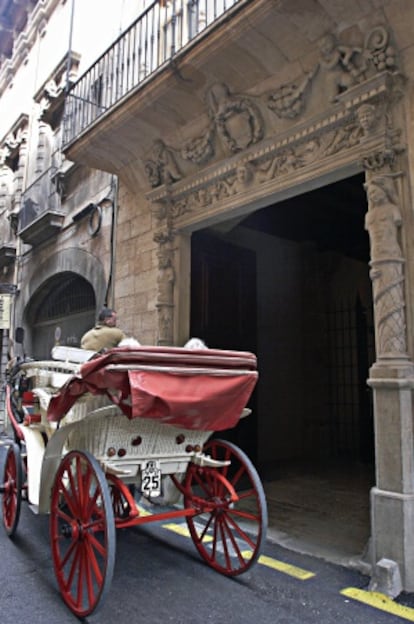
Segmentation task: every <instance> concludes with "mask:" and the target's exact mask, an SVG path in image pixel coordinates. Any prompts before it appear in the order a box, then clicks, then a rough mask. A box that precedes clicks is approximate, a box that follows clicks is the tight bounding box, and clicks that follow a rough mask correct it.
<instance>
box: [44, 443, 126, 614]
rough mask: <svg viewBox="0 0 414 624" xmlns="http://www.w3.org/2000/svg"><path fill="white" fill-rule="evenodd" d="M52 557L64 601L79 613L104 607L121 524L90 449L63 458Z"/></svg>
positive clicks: (53, 515)
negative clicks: (115, 520)
mask: <svg viewBox="0 0 414 624" xmlns="http://www.w3.org/2000/svg"><path fill="white" fill-rule="evenodd" d="M50 540H51V547H52V559H53V565H54V569H55V574H56V578H57V582H58V585H59V589H60V592H61V594H62V597H63V600H64V601H65V603H66V604H67V606H68V607H69V608H70V609H71V611H73V613H74V614H75V615H77V616H78V617H86V616H88V615H90V614H91V613H92V612H93V611H95V610H96V609H97V607H98V605H101V604H102V602H103V600H104V598H105V597H106V594H107V591H108V589H109V587H110V584H111V581H112V576H113V571H114V564H115V549H116V542H115V522H114V513H113V509H112V501H111V496H110V494H109V488H108V485H107V482H106V479H105V475H104V473H103V471H102V469H101V467H100V466H99V463H98V462H97V460H96V459H95V458H94V457H93V455H91V454H90V453H88V452H83V451H71V452H70V453H68V454H67V455H66V456H65V457H64V458H63V460H62V462H61V464H60V466H59V468H58V471H57V473H56V477H55V481H54V484H53V488H52V499H51V508H50Z"/></svg>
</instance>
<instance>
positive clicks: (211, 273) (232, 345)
mask: <svg viewBox="0 0 414 624" xmlns="http://www.w3.org/2000/svg"><path fill="white" fill-rule="evenodd" d="M191 275H192V284H193V288H192V290H191V292H192V299H191V311H192V313H191V328H190V334H191V336H196V337H200V338H202V339H203V340H204V341H205V342H206V344H207V345H208V346H210V347H212V348H220V349H230V350H232V349H235V350H240V351H252V352H253V353H255V352H256V346H257V345H256V324H257V322H256V308H257V303H256V256H255V253H254V252H253V251H251V250H249V249H246V248H244V247H241V246H237V245H234V244H232V243H229V242H228V241H226V240H224V239H220V238H218V237H217V236H215V235H213V234H212V233H209V232H205V231H202V232H198V233H197V234H196V235H195V236H194V238H193V253H192V266H191ZM248 407H250V408H251V409H252V416H251V417H249V418H247V419H243V420H242V421H240V423H239V425H238V427H237V428H235V429H232V430H230V431H225V432H220V433H219V434H218V435H219V436H220V437H222V436H224V437H225V438H226V439H227V440H231V441H232V442H234V443H235V444H237V445H238V446H240V447H242V448H243V449H244V450H245V451H246V452H247V453H248V454H249V455H250V457H251V458H252V459H256V452H257V410H256V409H254V408H255V394H254V395H253V396H252V397H251V400H250V402H249V405H248Z"/></svg>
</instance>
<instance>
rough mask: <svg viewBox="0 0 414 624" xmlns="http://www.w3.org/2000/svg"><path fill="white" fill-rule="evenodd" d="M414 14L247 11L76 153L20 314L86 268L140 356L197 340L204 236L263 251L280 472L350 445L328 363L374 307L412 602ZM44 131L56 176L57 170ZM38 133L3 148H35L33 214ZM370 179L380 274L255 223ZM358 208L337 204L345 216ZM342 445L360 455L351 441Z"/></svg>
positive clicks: (77, 143) (387, 456)
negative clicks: (336, 314) (143, 347)
mask: <svg viewBox="0 0 414 624" xmlns="http://www.w3.org/2000/svg"><path fill="white" fill-rule="evenodd" d="M413 19H414V5H412V3H409V2H406V1H404V0H367V1H366V2H359V3H358V2H345V1H344V2H334V1H333V0H332V1H328V2H322V1H316V0H315V2H312V3H309V2H307V1H305V0H297V2H293V3H292V2H291V1H290V0H286V1H285V0H282V1H281V2H277V3H276V2H272V1H271V0H257V1H256V2H247V1H245V0H240V1H239V2H236V3H235V4H234V6H233V7H232V9H230V10H229V12H228V15H227V16H226V19H225V20H218V21H217V23H214V24H213V25H212V26H211V27H209V28H208V29H206V31H205V32H204V34H203V36H202V37H200V38H199V39H198V40H197V41H196V42H195V43H194V44H193V45H190V46H186V47H184V48H183V50H182V51H178V52H177V54H176V56H175V58H174V59H173V60H172V61H171V62H169V63H166V64H165V65H161V66H160V67H159V68H158V69H156V70H155V71H154V72H153V74H152V75H150V76H149V77H148V79H146V80H145V81H144V82H142V83H140V84H137V85H136V88H132V89H131V91H130V92H128V94H127V95H125V97H123V98H122V99H121V100H120V101H119V102H116V105H114V106H112V108H109V109H108V110H107V111H106V112H105V114H104V115H102V116H101V117H99V118H97V119H96V120H94V122H93V123H91V124H90V125H89V126H87V127H86V128H84V129H83V130H82V131H81V132H79V134H76V133H75V135H74V136H72V137H71V138H70V139H69V140H67V143H66V144H65V146H64V154H65V158H66V159H68V160H69V161H70V162H71V163H74V164H75V165H76V167H78V168H79V169H78V170H77V171H78V172H77V173H76V170H72V174H71V175H70V176H66V178H65V175H63V176H62V180H63V182H64V181H65V179H66V180H68V187H67V190H66V195H65V202H66V203H67V205H68V207H69V211H68V213H67V214H66V217H65V222H64V226H63V228H62V230H61V231H60V232H59V236H58V237H57V238H55V239H51V240H49V241H48V242H47V243H42V245H41V246H39V248H38V249H36V250H35V251H33V250H30V249H28V250H27V251H26V250H24V253H23V254H21V259H20V260H19V264H18V266H19V271H21V273H20V276H21V277H20V278H19V283H21V291H20V295H19V297H20V300H19V303H18V305H17V306H16V310H17V311H18V315H19V316H20V317H23V319H24V318H25V311H26V310H27V309H28V306H30V301H31V300H32V299H33V297H34V295H35V294H36V291H38V290H39V288H40V287H41V284H44V283H45V282H47V280H48V279H49V278H50V277H51V276H52V275H53V273H54V271H56V270H57V271H58V272H60V273H62V274H64V273H65V272H75V271H77V272H78V273H79V274H82V275H83V276H84V277H85V278H86V280H87V281H88V282H89V283H90V284H92V285H93V289H94V292H95V295H96V300H97V302H98V301H99V302H101V301H103V300H104V299H105V295H106V294H107V293H105V292H104V291H105V290H106V289H107V287H108V284H109V282H110V292H111V298H112V300H113V302H114V304H115V305H116V307H117V310H118V315H119V318H120V319H122V324H123V328H124V329H125V330H126V331H127V333H129V334H131V335H133V336H135V337H136V338H137V339H139V340H140V342H141V343H144V344H161V345H173V344H182V343H183V342H184V341H185V340H186V339H187V338H188V337H189V335H190V331H191V327H192V326H193V325H196V321H197V319H195V318H194V313H193V312H192V309H191V302H192V291H195V290H196V289H200V290H202V289H203V287H204V284H202V285H201V284H197V283H194V280H193V281H192V276H191V271H192V260H193V257H194V256H196V255H197V249H196V246H195V244H193V243H192V239H193V240H198V239H197V237H196V235H197V234H198V233H199V232H200V231H206V230H208V231H209V233H212V232H213V233H215V234H217V233H219V234H218V238H220V236H221V238H220V240H223V239H225V242H226V243H227V244H229V245H230V244H233V245H236V246H237V247H238V248H242V249H243V250H244V251H249V252H252V253H254V255H255V258H256V265H255V268H254V273H255V276H254V277H255V280H256V281H255V284H256V290H255V293H256V295H255V299H254V300H253V299H252V301H249V300H248V301H245V302H244V304H245V307H248V306H249V305H251V306H254V307H255V314H256V317H255V318H256V321H255V334H256V336H255V337H256V344H257V352H258V357H259V362H260V363H261V369H262V370H261V386H260V389H259V393H258V397H257V407H258V420H257V427H256V432H255V434H256V435H257V447H258V451H257V457H258V460H259V462H260V463H263V464H265V463H266V462H271V461H281V460H285V459H293V460H296V459H298V458H303V457H308V456H311V457H313V458H315V457H318V458H320V457H323V456H325V455H328V454H329V452H332V451H333V450H334V447H333V442H332V440H333V438H334V437H335V436H337V437H340V436H341V433H340V431H339V429H340V427H341V426H347V425H346V424H345V425H343V423H341V422H339V420H336V421H334V422H333V421H332V408H331V405H330V404H329V402H328V401H327V400H325V399H324V397H325V396H326V394H327V386H328V384H329V379H331V382H330V383H331V385H337V384H338V379H339V376H338V377H337V378H335V377H332V375H331V373H330V371H329V368H330V366H329V364H330V362H328V363H327V362H325V361H324V358H327V354H328V352H329V347H328V346H327V343H328V338H327V336H326V332H325V329H326V327H325V324H324V323H325V320H323V319H324V318H325V317H324V315H325V309H326V305H327V303H328V302H329V301H334V302H335V304H337V303H341V304H342V303H343V302H344V301H346V302H347V303H349V302H350V301H352V302H353V301H354V300H355V299H358V301H363V302H364V305H365V307H366V308H368V309H369V314H370V315H371V316H372V324H373V333H374V339H375V345H374V347H375V358H374V360H373V361H371V362H370V364H371V366H370V369H369V371H368V370H367V371H366V377H368V386H369V387H370V388H371V391H372V396H373V405H374V430H375V467H376V480H375V485H374V487H373V488H372V491H371V511H372V519H371V547H370V553H371V563H372V566H373V570H375V566H376V564H377V563H378V562H380V561H381V560H382V559H390V560H393V561H395V562H396V563H397V565H398V567H399V569H400V572H401V578H402V582H403V587H404V589H406V590H408V591H413V590H414V565H413V564H414V540H413V539H412V538H411V537H410V536H411V535H414V531H413V529H414V527H413V523H412V518H413V517H414V468H413V466H414V464H413V457H412V448H413V443H414V440H413V427H412V418H413V407H412V391H413V379H414V376H413V372H414V371H413V347H412V345H413V338H414V335H413V334H414V292H413V285H414V273H413V272H414V268H413V267H414V263H413V254H414V248H413V245H414V243H413V240H414V237H413V228H414V220H413V211H412V191H413V171H414V159H413V148H412V145H413V141H412V133H413V127H412V126H413V124H412V116H413V115H412V112H413V107H414V101H413V89H412V81H413V76H414V38H413V33H412V28H411V24H412V23H413ZM58 77H59V76H58V71H57V70H56V72H55V74H54V75H53V76H49V80H46V77H45V80H44V88H43V90H42V95H41V97H38V103H39V106H40V108H41V109H42V110H43V111H44V114H46V117H47V116H48V115H49V117H50V106H48V104H47V99H48V98H55V97H58V96H59V79H58ZM104 78H105V77H103V80H104ZM87 79H88V78H87V77H86V78H85V80H87ZM69 97H70V93H69ZM44 98H46V101H45V99H44ZM52 108H53V107H52ZM47 111H49V113H48V112H47ZM42 123H43V122H40V124H39V126H38V127H39V133H38V137H37V143H36V150H35V152H36V159H35V165H36V167H37V168H38V171H37V172H39V171H40V170H41V169H42V168H43V169H44V162H43V161H44V160H45V159H46V158H47V138H48V130H47V128H45V127H44V126H43V125H42ZM26 129H27V119H25V118H22V119H21V120H20V123H19V124H15V125H14V126H13V128H11V133H9V134H7V136H6V137H5V139H4V141H3V144H2V145H3V162H6V161H7V162H11V161H12V158H11V157H10V156H8V152H7V150H13V149H14V150H16V144H19V145H20V148H19V154H20V157H19V160H18V164H17V163H16V161H15V160H14V161H13V162H14V166H15V169H16V170H15V176H14V180H15V182H14V183H15V184H16V187H15V191H14V201H15V202H19V201H20V199H19V197H20V195H21V194H22V193H23V192H24V190H25V185H24V183H23V181H22V180H23V177H22V176H23V175H24V173H23V171H24V170H25V169H24V162H25V160H24V159H25V131H26ZM12 153H13V151H11V152H10V154H12ZM26 153H27V152H26ZM7 159H8V160H7ZM22 168H23V170H22ZM99 171H100V172H101V173H99ZM103 172H105V173H103ZM111 176H116V179H117V182H116V186H114V184H113V179H112V177H111ZM352 176H359V177H358V180H362V182H361V185H360V186H361V189H362V190H363V189H365V191H366V195H365V200H364V201H365V202H366V207H365V205H363V204H361V206H362V208H361V207H360V209H359V213H361V214H363V216H364V219H363V220H362V222H361V231H363V233H364V232H365V234H366V236H367V241H366V245H367V249H368V250H369V252H368V254H369V258H368V261H367V262H366V263H365V265H364V261H363V260H361V258H360V257H355V258H349V257H346V254H341V253H339V252H338V249H334V250H332V249H330V250H329V251H328V252H326V253H321V252H320V250H319V249H317V246H316V245H315V244H313V242H312V240H311V236H310V235H309V238H306V237H305V238H303V239H300V238H299V237H298V233H296V234H297V236H296V238H295V237H293V239H289V238H288V237H283V236H282V235H278V236H274V235H271V234H270V232H263V231H261V232H259V231H254V233H252V231H251V230H249V228H248V225H247V218H248V217H249V216H250V215H253V214H254V213H256V212H259V211H262V210H263V209H265V208H268V207H272V211H273V212H276V211H277V207H278V205H284V204H283V202H286V201H287V200H288V199H289V198H294V197H297V196H301V195H303V196H305V195H307V194H308V193H310V192H311V191H313V190H315V189H318V188H321V187H323V186H328V185H329V187H331V185H333V184H334V183H336V182H338V181H340V180H344V179H347V178H349V177H352ZM2 180H3V182H2V183H1V184H0V201H2V204H1V205H2V209H3V210H9V211H11V212H13V207H11V206H8V204H7V200H6V197H7V196H8V192H7V188H8V185H9V183H10V182H9V180H10V175H9V174H8V172H7V171H6V172H4V175H3V178H2ZM70 180H71V182H70ZM340 199H341V200H342V198H339V197H332V199H331V203H332V211H333V212H334V211H335V210H336V207H337V204H338V205H339V204H340ZM89 203H92V204H93V205H97V206H98V207H99V208H100V209H101V213H102V224H101V227H100V228H99V229H97V231H96V232H95V230H94V227H93V226H92V225H91V222H90V218H88V219H86V220H85V219H84V218H82V219H79V221H76V220H75V221H73V216H74V215H76V214H78V213H79V212H80V211H81V210H82V209H83V208H84V207H85V206H87V205H89ZM349 203H350V204H351V203H352V198H351V197H350V199H349ZM6 204H7V205H6ZM315 213H316V210H315ZM349 214H351V211H350V212H349ZM359 216H360V215H359ZM321 225H323V224H321ZM223 233H225V234H226V235H225V236H224V234H223ZM111 240H112V242H114V245H113V246H111V242H110V241H111ZM78 250H80V251H78ZM19 257H20V256H19ZM34 258H36V268H34V264H33V259H34ZM37 267H39V268H37ZM79 267H81V268H79ZM230 287H232V284H229V288H230ZM212 292H213V294H214V289H213V291H212ZM204 294H205V293H204ZM217 294H219V291H218V292H217ZM222 294H223V293H222ZM210 295H211V293H210ZM226 302H227V303H228V304H230V303H231V301H229V300H226ZM193 303H194V302H193ZM206 307H207V304H206ZM241 307H242V308H243V306H241ZM223 316H224V313H223ZM275 318H277V320H275ZM223 322H224V321H223ZM27 325H28V329H29V330H30V318H28V319H27ZM217 325H218V326H219V322H218V323H217ZM201 337H202V336H201ZM212 346H219V347H220V346H222V345H221V344H218V345H212ZM236 346H237V348H243V346H244V345H243V344H242V341H241V342H240V343H239V344H237V345H236ZM355 351H356V349H355ZM352 368H353V371H352V373H353V375H354V376H355V375H356V369H357V365H356V364H355V363H354V364H353V366H352ZM332 379H333V380H334V381H333V382H332ZM360 407H361V405H360V404H359V408H360ZM274 412H276V413H277V414H278V418H277V422H275V418H274ZM279 414H281V415H280V416H279ZM285 414H286V415H285ZM348 416H349V415H348V413H346V418H345V419H344V420H347V419H348ZM349 418H350V416H349ZM373 436H374V434H372V437H373ZM341 443H342V444H343V446H344V448H345V447H346V440H345V436H343V437H342V439H341ZM372 444H373V445H374V442H373V441H372ZM357 446H358V443H356V442H355V443H354V449H355V448H356V447H357ZM338 448H339V446H338ZM346 450H349V449H348V448H347V449H346Z"/></svg>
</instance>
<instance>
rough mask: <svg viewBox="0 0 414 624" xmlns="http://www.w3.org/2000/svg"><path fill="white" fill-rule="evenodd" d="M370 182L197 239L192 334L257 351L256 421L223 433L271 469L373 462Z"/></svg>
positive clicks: (329, 189)
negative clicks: (300, 463) (289, 464)
mask: <svg viewBox="0 0 414 624" xmlns="http://www.w3.org/2000/svg"><path fill="white" fill-rule="evenodd" d="M363 183H364V177H363V175H362V174H361V175H356V176H353V177H352V178H348V179H346V180H342V181H340V182H337V183H334V184H331V185H329V186H326V187H323V188H319V189H316V190H314V191H311V192H309V193H307V194H304V195H300V196H297V197H294V198H292V199H289V200H286V201H283V202H280V203H278V204H275V205H271V206H268V207H267V208H264V209H261V210H259V211H257V212H255V213H252V214H250V215H249V216H247V217H245V218H244V219H243V220H241V221H239V222H238V223H230V222H229V224H227V226H228V227H227V226H226V224H220V226H219V227H216V228H212V229H210V230H209V231H205V230H203V231H200V232H195V233H194V234H193V238H192V282H191V292H192V298H191V335H197V336H199V337H201V338H204V339H205V340H206V342H207V343H208V344H209V346H211V347H216V348H230V349H240V350H252V351H255V352H256V353H257V355H258V362H259V374H260V379H259V384H258V387H257V390H256V392H255V396H254V397H253V404H254V409H255V413H256V414H257V416H256V418H252V419H250V418H248V419H246V424H244V423H243V425H242V424H240V425H239V427H240V428H242V427H246V430H245V431H244V432H242V433H240V432H239V431H238V429H239V427H238V428H236V430H235V432H226V434H227V435H228V436H229V437H231V439H233V440H234V441H235V442H236V443H238V444H239V445H240V446H242V448H244V450H246V452H248V453H249V454H250V456H251V457H252V459H253V460H254V461H257V462H258V463H259V465H261V466H263V469H265V468H266V466H270V465H273V464H276V465H279V464H282V463H284V462H290V461H294V462H298V461H303V460H308V459H311V460H313V461H327V460H330V459H343V460H345V461H357V462H361V461H362V462H371V460H372V459H373V429H372V401H371V394H370V390H369V389H368V388H367V385H366V379H367V377H368V370H369V367H370V365H371V364H372V363H373V361H374V359H375V354H374V332H373V320H372V295H371V285H370V281H369V276H368V262H369V240H368V235H367V232H366V231H365V229H364V218H365V213H366V210H367V203H366V196H365V191H364V188H363ZM248 422H249V424H248V425H247V423H248Z"/></svg>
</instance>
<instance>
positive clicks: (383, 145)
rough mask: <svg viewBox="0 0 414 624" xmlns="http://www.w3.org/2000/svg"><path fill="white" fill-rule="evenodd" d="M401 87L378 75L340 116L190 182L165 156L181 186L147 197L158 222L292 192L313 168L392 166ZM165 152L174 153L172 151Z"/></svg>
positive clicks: (333, 111)
mask: <svg viewBox="0 0 414 624" xmlns="http://www.w3.org/2000/svg"><path fill="white" fill-rule="evenodd" d="M396 85H397V87H398V88H400V85H401V80H400V79H399V78H398V79H397V78H396V79H395V80H394V77H393V76H392V75H390V74H389V73H388V72H383V73H382V74H378V75H376V76H374V77H373V78H371V79H369V80H366V81H365V83H364V85H356V86H355V87H352V88H350V89H349V90H348V91H347V92H346V95H345V94H342V95H340V96H338V102H337V103H336V104H335V105H334V107H333V108H332V107H331V108H328V110H327V111H325V112H323V113H320V114H319V115H318V116H314V117H313V118H312V119H311V120H308V121H307V122H302V123H301V124H296V125H295V127H294V128H292V129H291V131H285V132H283V133H280V134H279V135H277V136H275V137H272V138H269V139H265V140H262V141H260V142H258V143H257V144H254V145H252V146H251V147H250V148H249V149H246V150H244V151H243V152H240V153H239V154H236V155H234V156H232V157H230V158H228V159H227V160H226V161H224V162H220V163H218V164H217V165H210V166H209V167H206V168H204V169H201V170H200V171H199V172H198V173H196V174H193V175H191V176H187V177H185V176H184V175H183V174H182V171H181V170H179V169H178V165H177V161H176V160H175V159H174V158H173V156H174V154H173V153H172V151H170V153H169V154H168V155H166V154H164V156H163V163H167V164H168V170H169V167H172V169H171V171H172V174H174V176H175V180H174V182H173V181H172V174H170V178H169V181H168V182H166V183H164V184H162V185H160V186H158V187H156V188H154V190H152V191H150V192H149V193H148V194H147V199H148V200H149V201H150V202H151V204H152V211H153V214H154V215H155V216H158V217H160V218H163V217H166V216H168V218H169V219H172V220H173V221H175V220H181V219H182V217H184V215H186V214H187V213H193V215H194V217H195V216H196V215H197V214H203V213H205V212H206V211H211V210H212V209H214V207H215V205H217V206H218V207H222V208H223V209H224V208H225V206H226V202H227V201H229V202H231V201H233V199H236V198H237V196H238V195H240V197H242V196H243V199H244V200H245V198H246V192H247V191H251V192H252V193H253V192H255V193H256V194H257V195H260V194H261V193H262V192H263V193H265V192H268V191H269V188H270V187H273V189H274V190H277V188H279V187H287V186H289V185H291V184H294V181H295V179H296V177H297V175H298V173H302V174H303V175H305V174H306V168H310V167H314V166H315V164H318V165H319V166H322V165H323V164H326V167H327V168H329V166H330V161H332V162H333V164H334V166H337V161H338V158H341V159H343V160H344V161H353V162H360V163H362V165H363V166H364V168H367V169H368V168H369V167H370V166H371V168H378V166H380V165H381V164H384V163H386V162H390V161H391V160H392V159H393V158H394V157H395V155H396V154H398V153H400V152H401V151H402V150H403V149H404V146H402V145H401V144H400V137H399V131H398V130H396V129H395V128H394V127H393V124H392V115H391V114H390V110H389V109H390V106H391V105H392V103H393V98H395V91H396V89H395V86H396ZM164 151H167V152H168V148H166V147H165V145H164ZM163 166H167V165H163ZM164 176H165V178H164V179H166V174H164ZM223 202H224V203H223Z"/></svg>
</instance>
